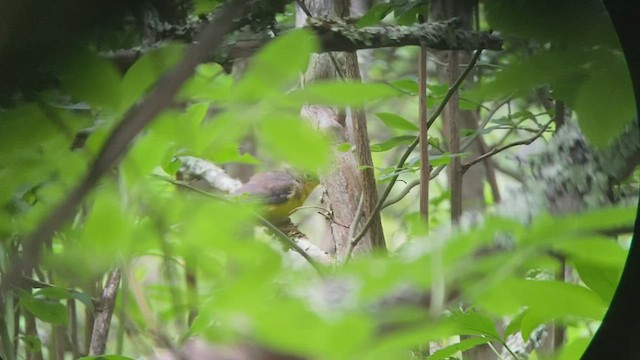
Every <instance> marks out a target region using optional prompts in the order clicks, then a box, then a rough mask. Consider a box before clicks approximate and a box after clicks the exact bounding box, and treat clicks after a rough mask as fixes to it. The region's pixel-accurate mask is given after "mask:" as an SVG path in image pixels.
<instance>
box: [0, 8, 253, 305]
mask: <svg viewBox="0 0 640 360" xmlns="http://www.w3.org/2000/svg"><path fill="white" fill-rule="evenodd" d="M244 5H245V1H244V0H232V1H231V2H229V3H227V4H226V5H224V6H223V7H222V8H221V10H220V11H219V12H218V13H217V17H216V20H215V21H213V22H212V23H211V24H209V25H208V26H207V27H206V28H205V29H204V30H203V31H202V33H201V34H200V35H199V36H198V38H197V41H196V42H195V43H194V44H192V45H190V46H189V47H188V48H187V49H186V51H185V54H184V56H183V58H182V60H181V61H180V63H178V64H177V65H176V66H175V67H174V68H173V69H172V70H170V71H169V72H168V73H167V74H165V76H164V77H163V78H162V79H161V80H159V81H158V83H157V84H156V86H155V88H154V89H153V90H152V91H151V93H150V94H149V95H148V96H147V97H146V98H144V99H143V100H142V101H141V102H139V103H138V105H136V106H134V107H133V108H131V109H130V110H129V112H128V113H127V115H126V116H125V118H124V119H123V120H122V121H121V122H120V123H119V124H118V125H117V126H116V128H115V129H114V130H113V131H112V132H111V134H110V135H109V137H108V139H107V141H106V142H105V144H104V145H103V147H102V148H101V149H100V153H99V154H98V156H97V157H96V159H95V161H94V162H93V164H92V165H91V167H90V168H89V170H88V171H87V173H86V174H85V177H84V179H83V180H82V181H81V182H80V183H79V184H78V185H77V186H76V187H75V188H74V189H73V190H72V191H71V193H70V194H69V195H68V196H67V197H66V198H65V199H64V200H63V201H62V203H60V204H59V205H58V206H57V207H56V208H55V209H54V210H53V211H51V212H50V213H49V214H48V216H47V217H46V218H45V219H44V220H43V221H42V222H40V224H39V225H38V227H37V228H36V229H35V230H34V231H33V232H32V233H31V234H29V235H28V236H27V237H26V238H25V240H24V243H23V251H22V256H20V257H19V258H17V259H16V260H15V261H13V262H12V263H11V266H10V267H9V269H7V271H6V273H5V276H4V277H3V279H2V280H3V281H2V283H0V294H3V293H5V292H6V291H7V290H8V289H9V288H10V286H11V285H12V284H15V283H16V281H19V279H20V278H21V275H22V274H24V273H29V272H30V270H31V269H33V268H34V267H35V266H36V264H38V262H39V261H40V257H41V254H42V247H43V245H44V244H45V243H46V242H47V241H49V240H50V239H51V237H52V236H53V234H54V233H55V232H56V231H57V230H58V228H60V227H61V226H63V225H64V224H66V223H67V221H68V220H69V219H71V218H72V217H73V215H74V214H75V211H76V208H77V207H78V205H79V204H80V203H81V202H82V200H83V199H84V198H85V196H87V194H89V192H90V191H91V190H92V189H93V187H94V186H95V185H96V184H97V183H98V180H99V179H100V178H101V177H102V176H103V175H104V174H105V173H107V172H108V171H109V170H110V169H111V168H112V167H113V166H114V165H115V164H117V163H118V161H119V159H120V158H121V157H122V155H123V154H124V153H125V152H126V149H127V148H128V146H129V143H130V142H131V141H132V140H133V139H134V138H135V137H136V135H137V134H138V133H139V132H140V131H141V130H142V129H143V128H144V127H145V126H146V125H147V124H148V123H149V122H151V120H153V118H154V117H155V116H156V115H157V114H159V113H160V111H162V109H164V108H166V107H167V106H168V105H169V104H171V103H172V100H173V98H174V96H175V94H176V93H177V92H178V90H179V89H180V88H181V86H182V84H183V83H184V82H185V81H186V80H187V79H188V78H189V77H191V75H192V74H193V72H194V70H195V68H196V66H198V65H199V64H200V63H202V62H205V61H206V60H207V59H208V58H209V54H210V53H211V51H212V50H213V49H215V48H217V47H218V46H219V45H220V44H221V43H222V41H223V39H224V36H225V34H227V33H228V32H229V31H231V30H232V29H233V28H234V26H236V24H235V23H234V21H235V20H236V19H237V18H239V17H241V16H242V15H243V13H244V12H245V11H247V7H246V6H244Z"/></svg>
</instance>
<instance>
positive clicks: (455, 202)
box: [445, 51, 464, 223]
mask: <svg viewBox="0 0 640 360" xmlns="http://www.w3.org/2000/svg"><path fill="white" fill-rule="evenodd" d="M458 59H459V54H458V52H457V51H449V64H448V66H447V76H448V80H449V83H451V82H452V81H454V79H456V78H457V76H458V64H459V60H458ZM447 106H448V111H447V113H445V123H447V124H448V125H449V151H451V153H452V154H460V146H461V145H460V130H459V127H460V124H459V121H460V118H459V114H460V108H459V93H458V91H454V93H453V96H452V97H451V100H450V101H449V103H448V104H447ZM463 174H464V171H463V169H462V163H461V162H460V156H454V157H453V158H452V159H451V163H449V189H450V191H451V199H450V203H451V222H452V223H458V220H460V217H461V216H462V175H463Z"/></svg>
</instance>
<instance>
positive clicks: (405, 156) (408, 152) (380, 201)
mask: <svg viewBox="0 0 640 360" xmlns="http://www.w3.org/2000/svg"><path fill="white" fill-rule="evenodd" d="M481 53H482V50H477V51H476V52H475V54H474V55H473V58H471V61H469V66H467V68H466V69H465V70H464V71H463V72H462V74H461V75H460V77H459V78H458V80H457V81H456V82H455V83H454V84H453V85H452V86H451V87H450V88H449V90H448V91H447V93H446V94H445V95H444V98H443V99H442V102H441V103H440V105H438V108H436V110H435V111H434V112H433V114H431V116H430V117H429V121H428V122H427V128H430V127H431V125H432V124H433V123H434V122H435V121H436V119H437V118H438V116H440V113H442V110H443V109H444V107H445V105H446V104H447V102H448V101H449V99H450V98H451V96H453V93H454V92H455V91H456V90H457V89H458V88H459V87H460V85H461V84H462V82H463V81H464V79H465V78H466V77H467V75H469V73H470V72H471V69H473V67H474V66H475V64H476V62H477V61H478V59H479V58H480V54H481ZM419 141H420V140H419V137H417V136H416V138H415V139H414V140H413V141H412V142H411V144H409V147H408V148H407V150H406V151H405V152H404V154H402V157H400V161H398V165H396V170H395V171H396V174H395V175H394V176H393V177H392V178H391V180H390V181H389V185H387V187H386V188H385V189H384V192H383V193H382V195H381V196H380V198H379V199H378V203H377V204H376V206H375V208H373V211H371V214H370V215H369V218H368V219H367V222H366V223H365V224H364V226H363V227H362V229H361V230H360V232H359V233H358V235H356V237H355V238H353V240H352V242H354V243H355V244H354V247H355V246H356V245H358V242H359V241H360V240H361V239H362V237H363V236H364V235H365V234H366V232H367V229H369V227H370V226H371V224H372V223H373V220H374V219H375V217H374V216H373V215H374V214H375V213H377V212H378V211H380V209H382V205H383V204H384V202H385V200H387V197H388V196H389V194H390V193H391V190H392V189H393V185H394V184H395V182H396V181H397V180H398V177H399V176H400V174H399V173H397V172H398V171H400V170H401V169H402V167H403V166H404V163H405V162H406V161H407V159H408V158H409V155H411V152H412V151H413V149H415V147H416V146H417V145H418V142H419Z"/></svg>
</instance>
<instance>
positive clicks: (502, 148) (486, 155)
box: [462, 120, 553, 172]
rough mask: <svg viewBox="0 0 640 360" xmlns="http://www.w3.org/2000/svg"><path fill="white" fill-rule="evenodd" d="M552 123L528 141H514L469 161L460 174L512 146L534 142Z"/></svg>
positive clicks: (547, 124)
mask: <svg viewBox="0 0 640 360" xmlns="http://www.w3.org/2000/svg"><path fill="white" fill-rule="evenodd" d="M552 122H553V120H551V121H549V122H548V123H546V124H545V125H544V126H543V127H542V128H540V130H539V131H538V132H537V133H536V134H535V135H533V136H532V137H530V138H528V139H524V140H520V141H514V142H512V143H510V144H507V145H504V146H501V147H498V148H494V149H493V150H491V151H489V152H487V153H484V154H482V155H480V156H478V157H477V158H475V159H473V160H471V161H470V162H468V163H466V164H464V165H462V172H465V171H467V170H469V168H470V167H471V166H473V165H475V164H477V163H479V162H480V161H482V160H484V159H486V158H489V157H491V156H493V155H495V154H497V153H499V152H501V151H504V150H506V149H509V148H512V147H514V146H518V145H529V144H531V143H532V142H534V141H535V140H536V139H537V138H539V137H540V136H542V134H544V132H545V131H546V130H547V128H548V127H549V125H551V123H552Z"/></svg>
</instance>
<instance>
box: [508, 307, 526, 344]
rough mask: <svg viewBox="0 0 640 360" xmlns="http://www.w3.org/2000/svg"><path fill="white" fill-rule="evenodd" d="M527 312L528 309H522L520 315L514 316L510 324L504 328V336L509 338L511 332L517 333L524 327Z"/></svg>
mask: <svg viewBox="0 0 640 360" xmlns="http://www.w3.org/2000/svg"><path fill="white" fill-rule="evenodd" d="M526 314H527V310H524V311H521V312H520V313H518V315H516V316H514V317H513V319H511V321H509V324H508V325H507V327H506V328H505V329H504V337H505V338H507V337H508V336H509V335H511V334H515V333H517V332H518V331H520V329H521V328H522V319H523V318H524V316H525V315H526Z"/></svg>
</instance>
